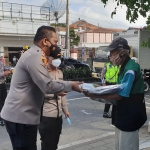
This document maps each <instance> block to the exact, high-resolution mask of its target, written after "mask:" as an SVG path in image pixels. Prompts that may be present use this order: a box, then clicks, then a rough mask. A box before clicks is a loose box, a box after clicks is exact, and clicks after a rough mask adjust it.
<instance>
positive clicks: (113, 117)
mask: <svg viewBox="0 0 150 150" xmlns="http://www.w3.org/2000/svg"><path fill="white" fill-rule="evenodd" d="M116 108H117V105H112V111H111V117H112V120H111V124H112V125H115V117H116Z"/></svg>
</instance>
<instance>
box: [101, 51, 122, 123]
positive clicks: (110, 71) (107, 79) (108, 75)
mask: <svg viewBox="0 0 150 150" xmlns="http://www.w3.org/2000/svg"><path fill="white" fill-rule="evenodd" d="M109 55H110V53H109V52H108V53H107V57H108V59H109ZM118 73H119V67H118V66H113V65H112V64H111V63H110V62H107V63H106V64H105V66H104V68H103V69H102V72H101V80H102V85H103V86H105V85H114V84H116V82H117V79H118ZM110 106H111V104H105V107H104V113H103V117H104V118H112V125H113V124H114V119H115V118H114V116H115V115H114V113H115V105H113V106H112V113H111V115H110V113H109V109H110Z"/></svg>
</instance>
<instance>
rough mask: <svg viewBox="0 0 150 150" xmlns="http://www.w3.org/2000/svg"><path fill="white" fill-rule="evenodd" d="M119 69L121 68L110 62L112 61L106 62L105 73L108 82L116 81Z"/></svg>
mask: <svg viewBox="0 0 150 150" xmlns="http://www.w3.org/2000/svg"><path fill="white" fill-rule="evenodd" d="M119 70H120V69H119V67H118V66H113V65H112V64H110V62H108V63H106V73H105V79H106V82H109V83H116V82H117V80H118V73H119Z"/></svg>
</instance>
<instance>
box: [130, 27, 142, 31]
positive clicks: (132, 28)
mask: <svg viewBox="0 0 150 150" xmlns="http://www.w3.org/2000/svg"><path fill="white" fill-rule="evenodd" d="M140 29H141V28H136V27H129V28H128V29H127V30H140Z"/></svg>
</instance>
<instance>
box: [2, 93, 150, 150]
mask: <svg viewBox="0 0 150 150" xmlns="http://www.w3.org/2000/svg"><path fill="white" fill-rule="evenodd" d="M145 98H146V105H147V113H148V116H150V115H149V114H150V93H146V95H145ZM67 102H68V107H69V110H70V113H71V118H70V119H71V123H72V124H71V125H69V124H68V123H67V121H66V120H65V119H64V123H63V130H62V135H61V138H60V142H59V148H60V149H62V148H64V147H66V146H69V145H71V144H73V143H75V142H76V143H84V142H85V141H88V140H93V139H97V138H100V137H102V136H107V135H113V134H114V128H113V127H111V126H110V124H111V120H110V119H105V118H103V117H102V115H103V109H104V104H103V103H100V102H97V101H92V100H90V99H89V98H87V97H85V96H84V95H83V94H80V93H76V92H71V93H69V94H68V95H67ZM148 120H149V118H148ZM37 145H38V150H40V140H39V135H38V141H37ZM10 149H11V144H10V140H9V137H8V135H7V133H6V131H5V128H4V127H0V150H10Z"/></svg>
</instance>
